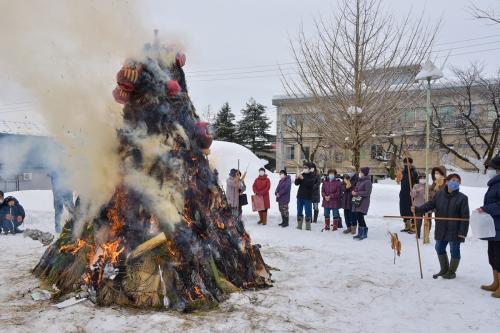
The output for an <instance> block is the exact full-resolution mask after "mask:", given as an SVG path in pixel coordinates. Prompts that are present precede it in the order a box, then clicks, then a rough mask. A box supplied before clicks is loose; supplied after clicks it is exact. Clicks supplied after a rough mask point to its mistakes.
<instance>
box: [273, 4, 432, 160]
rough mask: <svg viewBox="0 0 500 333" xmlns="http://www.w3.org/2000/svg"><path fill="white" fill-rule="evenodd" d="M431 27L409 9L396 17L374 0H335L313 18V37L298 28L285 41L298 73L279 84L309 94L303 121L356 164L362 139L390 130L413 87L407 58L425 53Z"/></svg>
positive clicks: (293, 93) (415, 60)
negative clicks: (334, 6)
mask: <svg viewBox="0 0 500 333" xmlns="http://www.w3.org/2000/svg"><path fill="white" fill-rule="evenodd" d="M437 28H438V24H436V25H429V24H426V22H424V20H423V15H420V16H417V18H416V19H413V16H412V13H408V15H407V16H406V17H404V18H403V20H402V21H397V20H396V19H395V18H394V17H393V16H391V15H390V14H386V13H384V12H383V9H382V0H343V1H342V2H341V3H340V8H339V9H338V10H337V11H336V12H335V13H334V14H333V16H332V17H331V18H328V19H325V18H318V19H317V20H316V21H315V36H314V38H311V37H309V36H307V35H306V33H305V32H304V31H303V29H302V30H301V31H300V33H299V35H298V38H297V40H296V41H293V40H291V41H290V44H291V49H292V54H293V56H294V59H295V62H296V63H297V67H298V73H297V74H298V78H297V77H295V78H294V77H293V76H292V77H290V76H285V75H283V80H282V81H283V85H284V89H285V91H286V93H287V95H289V96H290V97H292V98H293V97H304V96H307V97H308V98H311V99H312V100H313V104H314V105H316V108H315V110H313V111H312V114H311V115H310V119H311V121H312V122H315V123H316V124H317V126H318V127H321V128H322V129H323V133H324V135H325V136H327V137H329V138H330V139H331V140H332V141H333V142H334V143H335V145H336V146H337V147H345V148H347V149H348V150H350V151H351V153H352V163H353V165H354V166H355V167H356V168H359V161H360V152H361V147H362V146H363V144H364V143H366V142H367V141H368V140H370V138H371V137H372V134H374V133H382V132H388V131H390V130H391V129H392V128H393V127H394V126H395V122H396V120H397V119H398V118H399V117H400V110H401V108H402V107H406V106H408V103H410V101H411V100H412V92H415V94H419V95H420V94H421V92H419V91H418V89H412V88H414V85H415V81H414V77H415V75H416V74H417V72H418V71H419V69H420V68H419V66H415V65H416V64H417V65H418V64H420V63H422V62H423V61H424V60H425V59H426V58H428V57H429V53H430V50H431V45H432V43H433V41H434V38H435V36H436V32H437ZM318 114H322V115H323V116H322V117H318Z"/></svg>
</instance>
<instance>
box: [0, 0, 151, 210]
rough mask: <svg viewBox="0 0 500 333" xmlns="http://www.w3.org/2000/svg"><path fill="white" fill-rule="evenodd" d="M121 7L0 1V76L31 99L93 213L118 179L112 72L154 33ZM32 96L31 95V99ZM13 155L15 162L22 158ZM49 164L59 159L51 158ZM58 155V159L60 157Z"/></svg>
mask: <svg viewBox="0 0 500 333" xmlns="http://www.w3.org/2000/svg"><path fill="white" fill-rule="evenodd" d="M139 16H140V15H139V12H138V9H137V8H135V7H134V6H133V5H131V4H130V2H125V1H98V0H90V1H50V0H39V1H2V4H1V5H0V40H1V41H2V43H1V44H0V52H1V55H0V71H1V72H2V73H3V76H5V77H7V78H8V80H11V81H14V82H16V83H18V84H20V85H21V86H23V87H24V88H26V89H27V90H28V91H29V93H30V94H32V97H33V100H34V101H35V103H36V104H37V107H38V108H39V110H40V112H41V113H42V114H43V116H44V118H45V120H46V124H45V125H46V127H47V129H48V131H49V133H50V134H51V135H52V136H53V137H54V138H55V139H56V140H57V141H58V142H59V143H60V144H61V145H62V147H63V149H64V151H65V152H66V154H64V156H65V157H64V161H63V162H64V165H65V167H66V169H67V170H68V171H69V178H70V179H69V183H70V184H71V186H72V187H73V189H75V190H76V191H77V192H78V193H79V194H80V196H81V198H82V201H83V203H87V204H90V205H91V206H90V207H91V209H90V211H89V214H94V213H95V212H96V210H98V209H99V208H100V206H101V205H102V204H103V203H105V202H106V201H107V200H108V199H109V198H110V196H111V195H112V193H113V191H114V189H115V187H116V185H117V183H118V182H119V180H120V178H119V177H120V173H119V170H120V168H119V167H120V165H119V164H120V162H119V158H118V156H117V153H116V147H117V145H118V142H117V139H116V131H115V130H116V128H119V127H120V125H121V109H120V106H119V105H118V104H117V103H116V102H114V100H113V99H112V97H111V91H112V90H113V88H114V85H115V75H116V71H117V70H118V69H119V68H120V67H121V64H122V62H123V59H125V58H127V57H134V56H136V55H137V54H138V51H140V50H141V47H142V44H143V43H144V41H147V40H150V39H151V35H152V32H151V31H145V29H144V28H143V27H142V26H141V19H140V17H139ZM30 97H31V96H30ZM20 153H22V152H19V154H18V155H21V154H20ZM46 153H47V158H48V159H58V158H59V159H61V156H63V155H62V154H58V152H56V154H55V156H49V155H50V152H46ZM59 153H60V152H59Z"/></svg>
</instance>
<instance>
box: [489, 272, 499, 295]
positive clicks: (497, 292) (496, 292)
mask: <svg viewBox="0 0 500 333" xmlns="http://www.w3.org/2000/svg"><path fill="white" fill-rule="evenodd" d="M497 281H500V273H498V272H497ZM491 296H492V297H495V298H500V286H499V287H498V288H497V290H495V292H494V293H493V294H491Z"/></svg>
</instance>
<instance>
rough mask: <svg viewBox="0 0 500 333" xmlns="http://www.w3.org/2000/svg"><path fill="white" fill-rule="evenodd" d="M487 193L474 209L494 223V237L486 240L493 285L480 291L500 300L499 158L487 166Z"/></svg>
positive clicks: (484, 286)
mask: <svg viewBox="0 0 500 333" xmlns="http://www.w3.org/2000/svg"><path fill="white" fill-rule="evenodd" d="M487 174H488V176H489V177H490V178H491V179H490V181H489V182H488V191H487V192H486V194H485V195H484V204H483V206H482V207H480V208H478V209H476V211H477V212H479V213H486V214H490V215H491V217H493V221H494V222H495V230H496V235H495V237H491V238H487V239H486V240H487V241H488V260H489V263H490V265H491V268H492V269H493V283H492V284H490V285H483V286H481V289H483V290H486V291H492V292H493V294H491V296H493V297H496V298H500V156H497V157H495V158H493V159H492V160H491V161H490V163H489V164H488V171H487Z"/></svg>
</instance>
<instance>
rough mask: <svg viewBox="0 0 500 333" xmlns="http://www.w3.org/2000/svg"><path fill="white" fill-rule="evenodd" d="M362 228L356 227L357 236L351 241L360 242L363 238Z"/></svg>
mask: <svg viewBox="0 0 500 333" xmlns="http://www.w3.org/2000/svg"><path fill="white" fill-rule="evenodd" d="M363 229H364V228H363V227H358V234H357V235H356V236H354V237H353V238H352V239H357V240H362V239H363V238H362V237H363Z"/></svg>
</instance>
